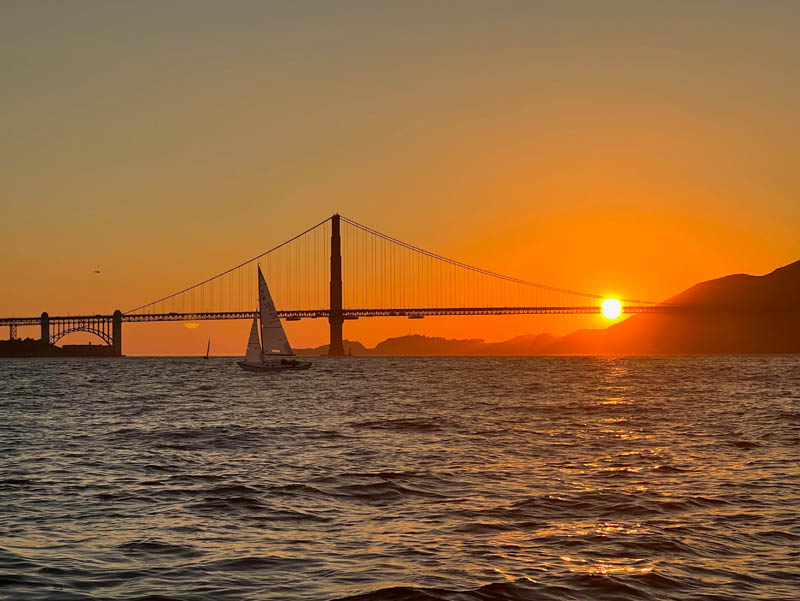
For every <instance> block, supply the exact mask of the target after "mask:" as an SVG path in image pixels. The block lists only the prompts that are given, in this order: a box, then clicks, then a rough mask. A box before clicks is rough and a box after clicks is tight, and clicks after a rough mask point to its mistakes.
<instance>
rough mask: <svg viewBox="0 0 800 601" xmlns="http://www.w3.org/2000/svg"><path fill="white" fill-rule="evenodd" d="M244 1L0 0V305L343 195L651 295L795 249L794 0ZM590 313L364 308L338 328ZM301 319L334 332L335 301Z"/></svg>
mask: <svg viewBox="0 0 800 601" xmlns="http://www.w3.org/2000/svg"><path fill="white" fill-rule="evenodd" d="M232 7H233V8H230V7H228V6H222V5H220V4H213V3H210V4H206V3H194V2H193V3H185V4H182V3H180V2H178V3H175V4H174V5H170V6H167V7H160V6H158V7H157V6H154V5H125V4H113V5H112V4H108V3H103V2H96V3H94V2H83V3H80V4H79V5H70V6H66V5H65V6H62V5H44V4H42V5H39V4H27V3H25V4H18V5H14V6H12V5H11V4H4V5H3V6H0V61H2V63H3V72H4V77H3V78H2V80H1V81H0V88H2V97H3V104H4V110H3V111H0V131H2V132H3V139H4V143H3V144H2V145H0V181H2V182H3V185H2V196H1V197H0V203H1V204H0V217H2V222H3V224H4V231H3V235H2V236H0V281H2V282H3V286H2V292H0V315H3V316H6V315H37V314H39V313H40V312H41V311H43V310H46V311H48V312H49V313H50V314H59V313H73V314H75V313H99V312H111V311H112V310H113V309H115V308H121V309H123V310H125V309H129V308H131V307H134V306H137V305H139V304H142V303H144V302H147V301H149V300H153V299H155V298H158V297H161V296H164V295H165V294H168V293H169V292H172V291H175V290H177V289H180V288H182V287H184V286H186V285H188V284H191V283H193V282H196V281H199V280H201V279H204V278H205V277H207V276H209V275H213V274H215V273H219V272H220V271H222V270H224V269H226V268H228V267H230V266H232V265H235V264H237V263H239V262H240V261H241V260H243V259H246V258H249V257H251V256H254V255H255V254H258V253H259V252H261V251H263V250H265V249H267V248H270V247H271V246H273V245H275V244H276V243H279V242H281V241H283V240H285V239H286V238H288V237H289V236H291V235H294V234H295V233H298V232H300V231H302V230H303V229H305V228H306V227H308V226H310V225H313V224H314V223H317V222H319V221H321V220H322V219H324V218H325V217H327V216H329V215H330V214H332V213H334V212H340V213H342V214H344V215H346V216H349V217H351V218H353V219H355V220H357V221H359V222H361V223H364V224H365V225H368V226H371V227H374V228H375V229H378V230H380V231H383V232H385V233H387V234H390V235H392V236H394V237H396V238H399V239H401V240H405V241H407V242H410V243H413V244H415V245H417V246H420V247H422V248H425V249H429V250H431V251H434V252H437V253H440V254H443V255H446V256H449V257H452V258H455V259H458V260H461V261H463V262H465V263H469V264H473V265H476V266H479V267H483V268H486V269H490V270H493V271H497V272H501V273H505V274H508V275H512V276H516V277H520V278H523V279H526V280H532V281H536V282H542V283H545V284H549V285H553V286H559V287H566V288H571V289H577V290H584V291H587V292H597V293H602V294H606V293H608V294H617V295H620V296H627V297H635V298H646V299H652V300H659V299H663V298H665V297H668V296H670V295H672V294H674V293H677V292H679V291H680V290H682V289H684V288H686V287H687V286H689V285H691V284H693V283H695V282H697V281H701V280H705V279H710V278H713V277H718V276H721V275H725V274H728V273H735V272H748V273H756V274H760V273H765V272H767V271H770V270H771V269H773V268H775V267H778V266H780V265H783V264H786V263H789V262H791V261H793V260H797V259H798V258H800V236H798V235H797V223H798V218H800V202H798V201H797V198H798V187H800V184H799V183H798V181H797V178H796V173H795V172H796V165H797V164H798V159H799V158H800V156H799V155H800V146H798V142H797V137H796V135H795V132H796V131H797V130H798V125H800V123H799V121H800V115H798V113H797V110H796V107H797V106H798V101H799V100H800V83H798V80H797V78H796V77H795V74H794V71H795V69H796V65H797V61H798V59H800V41H799V40H798V37H797V36H796V31H797V29H798V26H799V25H800V8H798V6H797V5H795V4H793V3H764V4H760V3H738V2H707V3H702V4H701V5H698V4H697V3H689V2H685V3H681V2H676V3H669V5H660V4H657V3H638V2H636V3H635V2H607V3H594V2H586V3H569V5H568V6H566V5H563V6H562V5H560V4H553V5H550V6H542V5H540V4H538V3H536V4H534V3H503V4H502V5H497V4H495V3H483V2H475V3H472V2H464V3H459V4H458V9H457V10H456V9H455V8H454V7H453V5H451V4H447V3H443V4H433V5H432V4H430V3H418V4H415V3H404V4H403V5H402V6H394V7H388V6H377V5H375V6H372V5H369V4H367V5H364V4H361V3H343V4H338V3H337V5H336V7H333V6H332V5H331V6H329V5H327V4H319V5H315V6H312V5H306V6H283V7H274V6H269V5H266V4H263V5H262V4H258V3H256V4H251V3H244V2H240V3H233V5H232ZM189 9H191V10H189ZM94 269H100V270H101V272H102V273H101V274H100V275H99V276H97V275H95V274H94V273H93V271H94ZM600 325H603V323H602V321H601V320H600V319H599V318H576V317H491V318H469V319H465V318H455V317H451V318H438V319H432V318H427V319H425V320H421V321H409V320H405V319H380V320H377V319H376V320H360V321H358V322H348V323H347V324H346V325H345V336H346V337H348V338H357V339H359V340H362V341H363V342H365V343H367V344H369V345H372V344H374V343H376V342H378V341H379V340H381V339H383V338H385V337H387V336H392V335H403V334H407V333H408V332H409V331H412V332H414V333H426V334H430V335H444V336H453V337H456V336H457V337H478V338H486V339H489V340H500V339H504V338H509V337H511V336H513V335H515V334H518V333H519V334H522V333H532V332H540V331H551V332H556V333H566V332H568V331H570V330H572V329H575V328H576V327H586V326H600ZM287 329H288V332H289V335H290V338H291V340H292V343H293V344H294V345H295V346H306V345H317V344H321V343H324V342H326V338H327V324H325V323H324V322H322V321H320V320H317V321H308V322H300V323H292V324H289V325H288V327H287ZM246 330H247V324H246V323H240V322H230V323H213V324H212V323H203V324H201V325H200V327H198V328H195V329H188V328H185V327H183V326H182V325H180V324H164V325H157V326H145V325H129V326H126V327H125V333H124V336H125V342H124V350H125V352H126V353H127V354H150V353H153V354H171V353H175V354H183V353H199V352H201V351H202V350H204V345H205V340H206V339H207V338H208V337H212V339H213V340H214V343H213V344H214V346H215V348H216V349H217V350H218V352H220V353H231V354H237V353H240V352H241V349H242V348H243V345H244V339H245V337H246ZM2 334H4V333H0V335H2ZM21 334H23V335H26V334H30V335H34V333H33V331H30V332H28V331H25V330H23V331H22V332H21ZM88 339H89V337H88V336H84V335H78V334H76V335H73V336H72V337H70V338H69V339H65V342H82V341H86V340H88Z"/></svg>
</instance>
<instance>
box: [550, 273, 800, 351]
mask: <svg viewBox="0 0 800 601" xmlns="http://www.w3.org/2000/svg"><path fill="white" fill-rule="evenodd" d="M664 304H668V305H676V306H678V307H681V308H682V309H684V310H683V311H682V312H676V313H674V314H669V313H667V314H664V313H659V314H640V315H634V316H633V317H631V318H629V319H627V320H625V321H623V322H621V323H618V324H615V325H613V326H611V327H609V328H606V329H605V330H580V331H578V332H574V333H573V334H570V335H568V336H565V337H563V338H561V339H559V340H558V341H556V342H555V343H554V344H553V345H551V347H550V348H549V349H548V350H549V351H550V352H552V353H555V354H695V353H800V261H797V262H795V263H792V264H790V265H786V266H785V267H781V268H779V269H776V270H775V271H773V272H772V273H769V274H767V275H763V276H752V275H744V274H737V275H730V276H726V277H722V278H719V279H716V280H710V281H707V282H702V283H700V284H696V285H695V286H692V287H691V288H689V289H688V290H686V291H684V292H681V293H680V294H678V295H676V296H674V297H672V298H670V299H668V300H667V301H665V303H664Z"/></svg>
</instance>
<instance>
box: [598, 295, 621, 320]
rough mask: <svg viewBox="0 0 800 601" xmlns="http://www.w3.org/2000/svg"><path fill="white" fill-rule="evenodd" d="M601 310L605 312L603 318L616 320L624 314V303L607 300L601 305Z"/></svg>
mask: <svg viewBox="0 0 800 601" xmlns="http://www.w3.org/2000/svg"><path fill="white" fill-rule="evenodd" d="M600 310H601V311H602V312H603V317H606V318H607V319H616V318H617V317H619V316H620V315H621V314H622V303H621V302H619V301H618V300H617V299H615V298H607V299H606V300H604V301H603V304H601V305H600Z"/></svg>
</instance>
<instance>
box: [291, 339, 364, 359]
mask: <svg viewBox="0 0 800 601" xmlns="http://www.w3.org/2000/svg"><path fill="white" fill-rule="evenodd" d="M342 345H343V346H344V352H345V353H351V354H353V355H367V354H369V349H367V347H365V346H364V345H363V344H361V343H360V342H358V341H357V340H343V341H342ZM328 346H330V345H328V344H323V345H322V346H315V347H314V348H296V349H294V352H295V354H296V355H313V356H317V355H327V354H328Z"/></svg>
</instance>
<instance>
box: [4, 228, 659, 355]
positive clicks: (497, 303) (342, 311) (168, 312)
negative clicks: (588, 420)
mask: <svg viewBox="0 0 800 601" xmlns="http://www.w3.org/2000/svg"><path fill="white" fill-rule="evenodd" d="M258 268H261V270H262V271H263V273H264V275H265V278H266V280H267V283H268V284H269V287H270V290H271V292H272V296H273V298H274V300H275V304H276V307H277V309H278V313H279V315H280V316H281V317H282V318H284V319H286V320H289V321H296V320H299V319H309V318H310V319H313V318H322V319H326V320H327V321H328V323H329V329H330V346H329V349H330V350H329V352H330V354H332V355H341V354H344V347H343V344H342V329H343V324H344V322H345V321H347V320H350V319H360V318H367V317H406V318H410V319H419V318H423V317H426V316H439V315H511V314H544V313H550V314H568V313H569V314H592V313H600V312H601V303H602V301H603V297H602V296H601V295H598V294H593V293H587V292H581V291H576V290H570V289H566V288H560V287H555V286H548V285H545V284H540V283H535V282H533V281H529V280H526V279H523V278H520V277H515V276H511V275H507V274H501V273H496V272H493V271H490V270H487V269H483V268H480V267H475V266H473V265H468V264H466V263H462V262H460V261H457V260H454V259H451V258H448V257H444V256H442V255H439V254H436V253H433V252H430V251H427V250H424V249H422V248H419V247H416V246H414V245H411V244H408V243H406V242H403V241H401V240H399V239H396V238H393V237H391V236H388V235H386V234H383V233H381V232H379V231H377V230H374V229H372V228H370V227H367V226H365V225H362V224H360V223H358V222H356V221H354V220H351V219H348V218H347V217H344V216H342V215H338V214H337V215H333V216H331V217H329V218H327V219H325V220H324V221H322V222H320V223H318V224H316V225H314V226H313V227H310V228H308V229H307V230H305V231H303V232H301V233H300V234H298V235H296V236H294V237H293V238H290V239H289V240H287V241H285V242H283V243H281V244H278V245H276V246H274V247H272V248H270V249H269V250H266V251H264V252H262V253H260V254H258V255H256V256H254V257H252V258H250V259H248V260H246V261H244V262H242V263H239V264H237V265H235V266H233V267H231V268H230V269H227V270H225V271H223V272H222V273H218V274H216V275H213V276H211V277H209V278H207V279H205V280H203V281H201V282H198V283H196V284H193V285H191V286H187V287H184V288H181V289H179V290H177V291H176V292H173V293H171V294H169V295H167V296H163V297H161V298H158V299H156V300H153V301H150V302H147V303H144V304H140V305H138V306H135V307H134V308H132V309H128V310H127V311H124V312H123V311H119V310H118V311H116V312H115V313H114V314H113V315H93V316H91V315H82V316H58V315H56V316H49V315H48V314H47V313H44V314H42V315H41V316H40V317H22V318H17V317H10V318H0V326H3V325H5V326H8V327H9V330H10V333H11V336H12V338H13V337H14V335H15V333H16V328H17V327H18V326H24V325H37V324H38V325H40V326H41V340H42V341H46V342H47V343H48V344H52V343H55V342H57V341H58V340H60V339H61V338H63V337H64V336H66V335H67V334H69V333H72V332H79V331H80V332H90V333H92V334H95V335H96V336H99V337H100V338H101V339H102V340H103V341H104V342H106V344H108V345H109V346H111V347H113V349H114V354H121V350H122V323H123V322H128V323H137V322H138V323H141V322H157V321H198V320H222V319H252V317H253V316H254V314H255V311H254V308H255V306H256V304H257V296H258V292H257V283H256V272H257V270H258ZM621 300H622V311H623V313H628V314H631V313H644V312H647V313H650V312H662V311H671V310H674V309H675V308H674V307H670V306H667V305H663V304H656V303H653V302H649V301H642V300H636V299H621Z"/></svg>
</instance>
